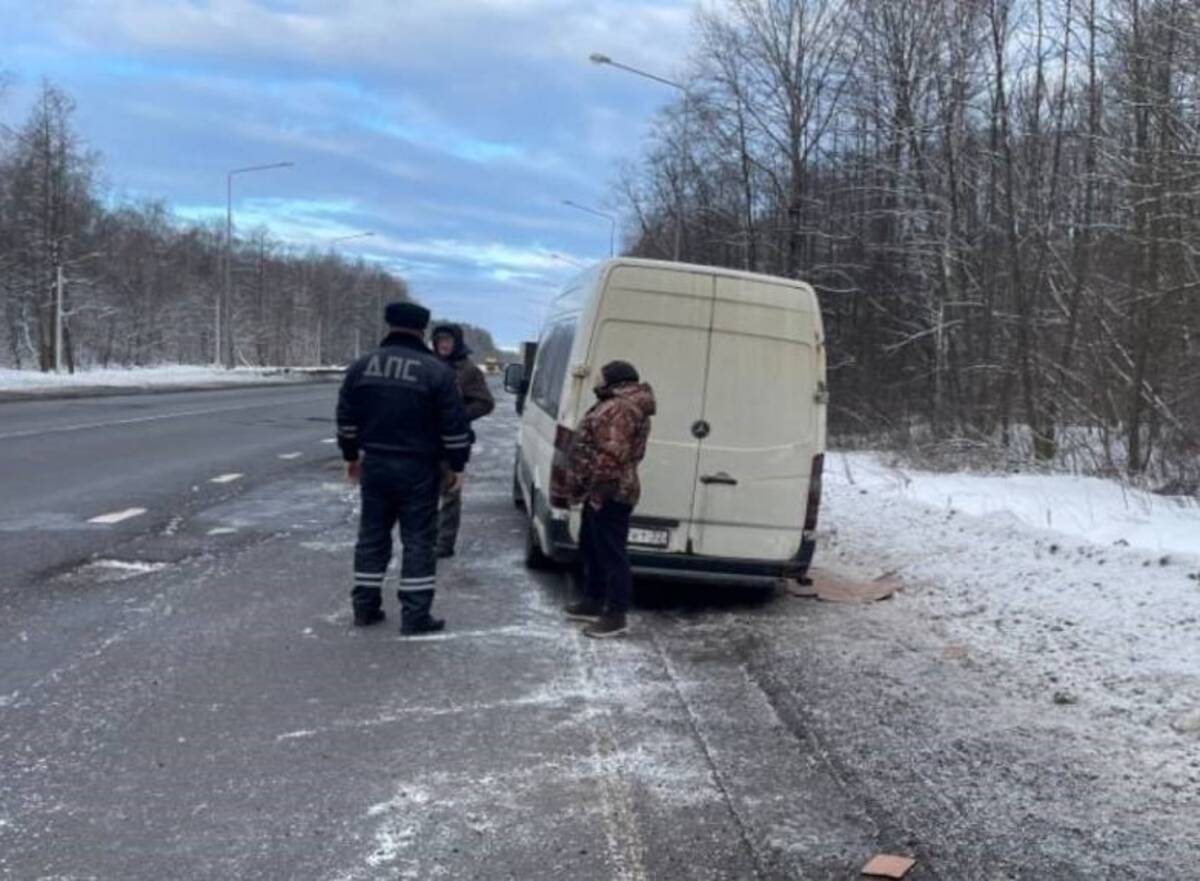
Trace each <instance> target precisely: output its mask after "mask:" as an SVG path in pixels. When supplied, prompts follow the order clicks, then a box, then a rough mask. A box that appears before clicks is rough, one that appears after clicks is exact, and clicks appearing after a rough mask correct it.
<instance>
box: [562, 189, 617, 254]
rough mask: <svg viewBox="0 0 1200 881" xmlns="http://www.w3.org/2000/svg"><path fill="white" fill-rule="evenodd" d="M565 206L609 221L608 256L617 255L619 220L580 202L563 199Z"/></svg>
mask: <svg viewBox="0 0 1200 881" xmlns="http://www.w3.org/2000/svg"><path fill="white" fill-rule="evenodd" d="M562 203H563V204H564V205H569V206H571V207H572V208H578V209H579V210H580V211H586V212H587V213H588V214H595V215H596V216H597V217H603V218H604V219H605V220H607V221H608V225H609V228H608V256H609V257H613V256H615V253H616V242H617V218H616V217H614V216H613V215H611V214H608V213H606V212H604V211H597V210H596V209H595V208H589V207H588V206H587V205H580V204H579V203H578V202H572V201H571V200H570V199H563V200H562Z"/></svg>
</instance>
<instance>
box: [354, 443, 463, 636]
mask: <svg viewBox="0 0 1200 881" xmlns="http://www.w3.org/2000/svg"><path fill="white" fill-rule="evenodd" d="M441 477H442V470H441V466H440V464H439V463H438V462H435V461H431V460H429V459H418V458H406V457H399V456H397V457H390V456H373V455H368V456H366V458H364V459H363V466H362V485H361V489H362V513H361V515H360V518H359V522H358V544H357V545H355V548H354V590H353V591H352V592H351V594H350V597H351V600H352V601H353V603H354V611H355V612H356V613H360V614H362V613H367V612H372V611H374V610H375V609H378V608H379V607H380V605H381V604H382V602H383V580H384V576H386V575H387V568H388V563H390V562H391V559H392V530H393V529H394V528H395V526H396V523H397V522H399V524H400V541H401V543H402V544H403V545H404V551H403V556H402V558H401V562H400V590H399V592H398V596H399V599H400V610H401V615H402V618H403V623H405V624H409V625H414V626H419V625H420V624H422V623H424V622H425V621H426V620H427V619H428V618H429V610H430V608H431V607H432V606H433V591H434V587H435V585H436V581H437V574H436V573H437V553H436V549H435V547H434V545H435V543H436V542H437V512H438V493H439V490H440V489H441Z"/></svg>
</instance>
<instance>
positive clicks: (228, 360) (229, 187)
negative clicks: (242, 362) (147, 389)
mask: <svg viewBox="0 0 1200 881" xmlns="http://www.w3.org/2000/svg"><path fill="white" fill-rule="evenodd" d="M293 165H295V163H294V162H272V163H271V164H270V165H247V166H245V167H244V168H234V169H232V170H230V171H229V172H227V173H226V175H225V290H224V293H223V295H222V296H218V297H217V314H216V320H215V322H214V325H213V366H214V367H220V366H221V365H222V364H224V365H225V366H226V367H232V366H233V176H234V175H236V174H248V173H249V172H252V171H269V170H270V169H273V168H291V167H292V166H293ZM223 312H224V313H227V314H226V316H225V320H224V321H222V313H223ZM222 324H224V325H225V328H224V330H225V335H226V336H228V337H229V345H228V346H227V347H226V346H224V345H223V344H222V343H223V340H222V337H221V331H222Z"/></svg>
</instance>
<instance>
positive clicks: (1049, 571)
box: [821, 453, 1200, 783]
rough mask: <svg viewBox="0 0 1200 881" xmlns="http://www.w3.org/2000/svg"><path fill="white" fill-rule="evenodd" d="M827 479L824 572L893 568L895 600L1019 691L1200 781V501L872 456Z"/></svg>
mask: <svg viewBox="0 0 1200 881" xmlns="http://www.w3.org/2000/svg"><path fill="white" fill-rule="evenodd" d="M825 475H826V479H825V505H824V508H823V519H824V524H823V533H824V534H823V549H822V552H821V553H823V556H824V561H823V562H824V563H825V564H827V565H829V566H830V567H832V568H835V569H841V570H845V571H848V572H850V573H854V574H858V575H863V576H872V575H877V574H879V573H880V572H882V571H887V572H895V573H896V575H897V577H898V578H899V580H900V581H901V582H902V583H903V585H904V589H903V591H902V592H901V593H900V594H898V596H897V599H896V602H897V603H899V604H901V605H903V606H908V607H909V608H910V609H911V611H912V612H913V614H914V615H915V616H916V617H918V618H920V619H921V620H925V621H928V622H930V626H931V627H933V628H935V629H938V630H939V631H942V632H944V633H945V634H946V636H947V638H948V639H950V640H951V641H952V642H954V643H957V649H958V650H959V651H960V652H961V654H962V656H963V657H969V658H970V659H971V661H972V662H973V663H977V664H981V665H984V666H991V667H995V668H997V669H996V672H998V673H1000V674H1001V681H1003V682H1005V683H1007V685H1006V690H1007V691H1008V693H1009V695H1010V696H1012V697H1017V698H1021V699H1028V700H1030V701H1033V702H1034V703H1035V704H1042V705H1045V706H1047V707H1048V708H1049V707H1050V706H1051V705H1054V704H1057V705H1059V706H1060V707H1061V709H1063V710H1065V711H1069V712H1071V713H1072V714H1074V718H1075V719H1076V721H1077V722H1078V723H1079V729H1078V730H1079V731H1080V732H1081V736H1085V737H1086V738H1088V739H1089V740H1092V741H1093V742H1096V741H1099V742H1102V743H1104V744H1105V745H1108V746H1112V747H1114V748H1116V749H1118V750H1120V751H1122V752H1127V755H1130V756H1140V757H1141V759H1142V761H1145V760H1146V759H1147V758H1148V757H1149V756H1151V755H1153V756H1155V757H1156V759H1155V762H1156V766H1157V767H1159V768H1160V769H1161V770H1163V771H1164V772H1167V773H1170V772H1171V771H1172V767H1173V770H1174V773H1176V774H1178V775H1179V776H1178V777H1177V778H1176V779H1177V780H1178V781H1179V782H1180V783H1183V782H1184V781H1185V780H1186V779H1187V778H1188V775H1189V774H1190V775H1191V778H1192V779H1193V780H1197V779H1200V771H1198V770H1197V769H1198V768H1200V640H1198V637H1200V505H1197V504H1196V503H1194V502H1192V503H1186V502H1182V501H1180V500H1176V499H1169V498H1163V497H1158V496H1153V495H1149V494H1144V493H1135V492H1133V491H1127V490H1123V489H1122V488H1121V487H1120V486H1118V485H1116V484H1114V483H1109V482H1106V481H1102V480H1097V479H1094V478H1072V477H1062V476H1026V475H1015V476H984V475H964V474H948V475H947V474H933V473H928V472H920V471H914V470H909V469H903V470H901V469H899V468H895V467H891V466H889V465H888V464H886V460H885V459H884V458H882V457H881V456H879V455H876V454H869V453H830V455H829V460H828V462H827V464H826V469H825ZM1047 711H1049V710H1047ZM1116 758H1117V757H1116V756H1114V759H1116ZM1185 760H1186V761H1185ZM1138 764H1141V762H1139V763H1138ZM1187 764H1190V767H1186V768H1185V765H1187Z"/></svg>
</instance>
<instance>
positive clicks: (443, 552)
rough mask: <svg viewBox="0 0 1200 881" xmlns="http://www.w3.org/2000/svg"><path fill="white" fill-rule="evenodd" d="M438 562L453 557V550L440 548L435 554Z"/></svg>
mask: <svg viewBox="0 0 1200 881" xmlns="http://www.w3.org/2000/svg"><path fill="white" fill-rule="evenodd" d="M437 555H438V559H439V560H449V559H450V558H451V557H453V556H454V548H441V549H439V550H438V552H437Z"/></svg>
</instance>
